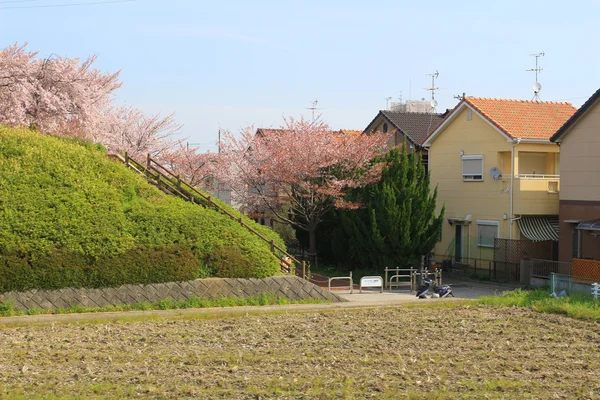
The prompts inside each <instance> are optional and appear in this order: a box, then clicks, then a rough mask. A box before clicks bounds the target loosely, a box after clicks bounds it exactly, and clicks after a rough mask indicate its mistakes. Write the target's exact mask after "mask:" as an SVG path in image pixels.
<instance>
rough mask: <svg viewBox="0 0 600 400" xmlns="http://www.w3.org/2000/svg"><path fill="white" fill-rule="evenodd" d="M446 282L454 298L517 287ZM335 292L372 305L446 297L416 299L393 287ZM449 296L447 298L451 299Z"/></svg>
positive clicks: (476, 295) (476, 296) (482, 294)
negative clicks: (388, 288)
mask: <svg viewBox="0 0 600 400" xmlns="http://www.w3.org/2000/svg"><path fill="white" fill-rule="evenodd" d="M448 283H449V284H451V285H452V289H453V294H454V296H455V298H456V299H477V298H479V297H481V296H493V295H496V294H501V293H502V292H504V291H507V290H513V289H515V288H517V287H518V286H517V285H505V284H495V283H484V282H481V283H480V282H472V281H460V280H448ZM333 292H334V293H335V294H337V295H339V296H340V297H342V298H344V299H346V300H348V301H350V302H360V303H366V304H367V303H368V304H372V305H377V304H380V305H392V304H402V303H407V302H413V301H421V302H424V301H445V300H446V299H427V300H422V299H417V298H416V297H415V293H413V292H411V291H410V288H408V285H407V288H406V289H395V290H393V291H389V290H384V292H383V293H380V291H378V290H368V291H367V290H364V289H363V292H362V293H359V291H358V290H357V289H355V290H354V291H353V293H352V294H350V291H349V290H335V291H333ZM451 299H452V298H450V299H449V300H451Z"/></svg>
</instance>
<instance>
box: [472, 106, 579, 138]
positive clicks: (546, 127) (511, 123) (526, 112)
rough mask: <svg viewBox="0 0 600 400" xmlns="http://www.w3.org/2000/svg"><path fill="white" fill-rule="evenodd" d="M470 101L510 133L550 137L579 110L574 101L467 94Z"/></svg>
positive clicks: (475, 107) (521, 136)
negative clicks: (516, 98)
mask: <svg viewBox="0 0 600 400" xmlns="http://www.w3.org/2000/svg"><path fill="white" fill-rule="evenodd" d="M464 102H466V103H467V104H469V105H470V106H471V107H473V108H474V109H475V110H477V111H478V112H479V113H480V114H481V115H483V116H484V117H485V118H487V119H488V120H489V121H490V122H491V123H492V124H494V125H495V126H496V127H497V128H498V129H500V130H501V131H502V132H504V133H505V134H506V135H507V136H509V137H511V138H513V139H515V138H520V139H540V140H549V139H550V138H551V137H552V135H554V133H556V131H557V130H558V129H559V128H560V127H561V126H562V125H563V124H564V123H565V122H566V121H567V120H568V119H569V118H570V117H571V116H572V115H573V114H575V112H576V111H577V109H576V108H575V107H573V105H571V103H563V102H551V101H540V102H537V101H528V100H508V99H489V98H483V97H465V99H464Z"/></svg>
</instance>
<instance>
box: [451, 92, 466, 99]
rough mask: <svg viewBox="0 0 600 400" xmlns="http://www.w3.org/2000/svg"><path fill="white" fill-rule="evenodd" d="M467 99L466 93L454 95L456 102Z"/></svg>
mask: <svg viewBox="0 0 600 400" xmlns="http://www.w3.org/2000/svg"><path fill="white" fill-rule="evenodd" d="M465 97H466V95H465V94H464V93H463V94H455V95H454V98H455V99H456V100H458V101H463V100H464V99H465Z"/></svg>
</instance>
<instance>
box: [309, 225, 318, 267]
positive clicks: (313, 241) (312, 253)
mask: <svg viewBox="0 0 600 400" xmlns="http://www.w3.org/2000/svg"><path fill="white" fill-rule="evenodd" d="M308 256H309V257H310V263H311V264H312V265H315V266H316V265H317V227H316V226H311V227H310V228H309V229H308Z"/></svg>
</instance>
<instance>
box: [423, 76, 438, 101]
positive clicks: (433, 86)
mask: <svg viewBox="0 0 600 400" xmlns="http://www.w3.org/2000/svg"><path fill="white" fill-rule="evenodd" d="M427 76H430V77H431V87H429V88H425V90H429V91H430V92H431V108H432V109H433V108H435V107H437V105H438V102H437V100H436V99H435V91H436V90H440V88H439V87H437V86H435V80H436V79H437V78H439V76H440V73H439V72H438V70H437V69H436V70H435V72H434V73H433V74H427Z"/></svg>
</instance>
